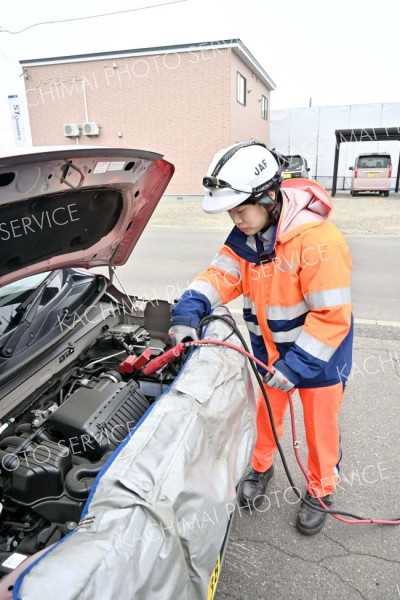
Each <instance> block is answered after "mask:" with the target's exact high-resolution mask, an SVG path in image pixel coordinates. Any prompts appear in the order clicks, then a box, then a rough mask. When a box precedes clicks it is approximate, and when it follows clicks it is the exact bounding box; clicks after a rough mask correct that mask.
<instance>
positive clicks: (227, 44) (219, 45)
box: [19, 38, 276, 90]
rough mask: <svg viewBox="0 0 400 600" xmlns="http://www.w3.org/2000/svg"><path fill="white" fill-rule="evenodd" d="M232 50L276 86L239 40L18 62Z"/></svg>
mask: <svg viewBox="0 0 400 600" xmlns="http://www.w3.org/2000/svg"><path fill="white" fill-rule="evenodd" d="M224 48H232V49H233V51H234V52H235V53H236V54H237V55H239V56H240V58H241V59H242V60H243V62H244V63H245V64H247V66H248V67H249V68H250V69H251V70H252V71H254V72H256V73H257V74H258V75H259V76H260V79H262V81H263V82H264V83H265V85H266V86H267V87H268V89H269V90H274V89H275V88H276V84H275V83H274V82H273V80H272V79H271V78H270V76H269V75H268V73H267V72H266V71H265V70H264V69H263V68H262V66H261V65H260V63H259V62H258V61H257V60H256V59H255V58H254V56H253V55H252V54H251V52H250V51H249V50H248V48H246V46H245V45H244V44H243V43H242V41H241V40H240V39H239V38H232V39H231V40H214V41H209V42H194V43H190V44H173V45H168V46H152V47H148V48H135V49H130V50H111V51H109V52H92V53H88V54H71V55H69V56H54V57H47V58H33V59H24V60H20V61H19V64H20V65H21V67H34V66H42V65H49V64H61V63H70V62H86V61H92V60H106V59H108V58H112V59H115V58H123V57H134V56H146V55H147V56H148V55H154V54H172V53H177V52H197V51H202V50H216V49H224Z"/></svg>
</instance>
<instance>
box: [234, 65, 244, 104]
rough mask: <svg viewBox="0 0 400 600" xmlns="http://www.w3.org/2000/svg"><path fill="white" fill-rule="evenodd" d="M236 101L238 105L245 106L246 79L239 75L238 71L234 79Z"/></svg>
mask: <svg viewBox="0 0 400 600" xmlns="http://www.w3.org/2000/svg"><path fill="white" fill-rule="evenodd" d="M236 100H237V101H238V102H239V104H243V106H246V79H245V78H244V77H243V75H241V74H240V73H239V71H238V72H237V79H236Z"/></svg>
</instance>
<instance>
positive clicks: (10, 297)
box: [0, 272, 49, 307]
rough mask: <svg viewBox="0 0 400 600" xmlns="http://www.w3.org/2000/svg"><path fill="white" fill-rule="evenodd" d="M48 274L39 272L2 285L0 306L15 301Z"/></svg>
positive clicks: (31, 289)
mask: <svg viewBox="0 0 400 600" xmlns="http://www.w3.org/2000/svg"><path fill="white" fill-rule="evenodd" d="M48 275H49V272H47V273H39V274H38V275H31V276H30V277H25V278H24V279H20V280H19V281H14V282H13V283H9V284H8V285H3V287H1V288H0V307H1V306H5V305H6V304H10V303H12V302H15V300H16V299H17V298H18V297H19V296H21V295H24V294H26V292H29V291H33V290H34V289H35V288H36V287H37V286H38V285H39V284H40V283H41V282H42V281H44V280H45V279H46V277H47V276H48Z"/></svg>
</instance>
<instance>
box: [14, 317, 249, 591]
mask: <svg viewBox="0 0 400 600" xmlns="http://www.w3.org/2000/svg"><path fill="white" fill-rule="evenodd" d="M214 314H223V315H229V312H228V310H227V309H226V308H225V307H220V308H219V309H217V310H216V311H214ZM231 333H232V330H231V328H230V327H229V325H227V324H226V323H224V322H223V321H221V320H215V321H212V322H211V323H210V324H209V325H208V328H207V330H206V334H205V337H206V338H208V339H225V338H226V337H227V336H230V337H229V341H230V342H232V343H233V344H237V345H239V346H241V343H240V341H239V339H238V338H237V337H236V335H230V334H231ZM247 364H248V361H247V359H246V358H245V357H244V356H243V355H241V354H240V353H239V352H237V351H235V350H232V349H229V348H226V347H222V346H213V347H202V348H197V349H195V350H194V351H193V352H192V354H191V355H190V357H189V359H188V360H187V361H186V363H185V365H184V367H183V369H182V370H181V371H180V373H179V375H178V376H177V377H176V379H175V381H174V383H173V385H172V386H171V387H170V388H169V389H168V390H167V391H166V393H164V394H163V395H162V396H160V397H159V398H158V399H157V400H156V402H155V403H154V404H153V405H152V407H151V408H150V409H149V411H148V412H147V413H146V415H145V417H144V419H143V420H142V421H141V422H140V423H139V425H138V426H137V427H136V429H135V430H134V432H133V433H132V432H131V434H130V436H128V437H127V438H126V439H125V440H124V442H123V443H122V444H121V445H120V446H119V447H118V449H117V450H116V452H115V453H114V454H113V455H112V457H111V458H110V460H109V461H108V463H107V464H106V466H105V467H104V469H103V470H102V471H101V472H100V473H99V476H98V478H97V480H96V482H95V485H94V486H93V489H92V492H91V495H90V496H89V499H88V501H87V503H86V506H85V509H84V511H83V513H82V518H81V521H80V523H79V525H78V526H77V528H76V529H75V530H74V531H73V532H72V533H71V534H69V535H68V536H66V537H65V538H63V539H62V540H61V541H60V542H58V543H57V544H56V545H55V546H53V547H51V548H50V549H49V550H48V552H47V553H45V554H43V555H42V556H41V557H40V558H39V559H38V560H37V561H36V562H34V563H33V564H32V565H30V566H29V567H28V568H27V569H26V570H25V571H24V572H23V573H22V575H21V576H20V577H19V579H18V580H17V583H16V586H15V588H14V596H13V597H14V598H15V599H19V600H54V599H55V598H57V600H78V599H79V600H94V599H99V600H114V599H115V598H118V599H119V600H133V599H135V598H137V599H138V600H172V599H174V600H176V599H182V600H206V599H207V597H208V594H209V581H210V576H211V574H212V572H213V570H214V567H215V565H216V562H217V561H218V558H219V553H220V550H221V546H222V543H223V540H224V537H225V533H226V530H227V527H228V523H229V519H230V517H231V514H232V512H233V511H234V508H235V503H236V488H237V485H238V482H239V480H240V478H241V477H242V475H243V473H244V472H245V470H246V467H247V465H248V463H249V460H250V458H251V455H252V451H253V447H254V443H255V414H256V408H255V397H254V390H253V386H252V382H251V378H250V373H249V370H248V366H247Z"/></svg>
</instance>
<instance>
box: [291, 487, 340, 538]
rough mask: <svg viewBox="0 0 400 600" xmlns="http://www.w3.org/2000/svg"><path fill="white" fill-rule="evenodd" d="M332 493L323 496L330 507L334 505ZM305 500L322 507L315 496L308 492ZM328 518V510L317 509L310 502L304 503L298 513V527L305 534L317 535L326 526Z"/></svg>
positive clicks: (324, 501) (323, 500) (323, 499)
mask: <svg viewBox="0 0 400 600" xmlns="http://www.w3.org/2000/svg"><path fill="white" fill-rule="evenodd" d="M330 498H331V497H330V495H328V496H324V497H323V498H321V500H322V502H323V503H324V504H326V505H327V506H328V507H329V506H331V505H332V500H331V499H330ZM305 500H307V501H308V502H310V504H312V505H314V506H317V507H319V508H322V507H321V505H320V503H319V502H318V500H317V498H316V497H315V496H311V494H309V493H308V492H307V493H306V495H305ZM325 519H326V512H322V511H319V510H316V509H315V508H313V507H312V506H308V504H303V505H302V507H301V508H300V511H299V514H298V515H297V523H296V525H297V529H298V530H299V531H300V533H302V534H303V535H315V534H316V533H319V532H320V531H321V529H322V528H323V526H324V523H325Z"/></svg>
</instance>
